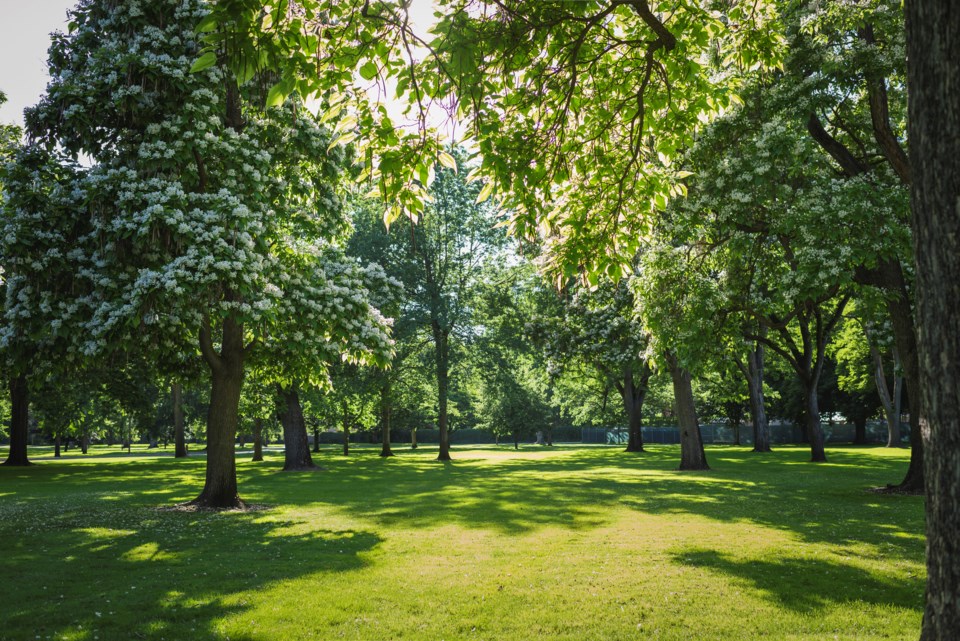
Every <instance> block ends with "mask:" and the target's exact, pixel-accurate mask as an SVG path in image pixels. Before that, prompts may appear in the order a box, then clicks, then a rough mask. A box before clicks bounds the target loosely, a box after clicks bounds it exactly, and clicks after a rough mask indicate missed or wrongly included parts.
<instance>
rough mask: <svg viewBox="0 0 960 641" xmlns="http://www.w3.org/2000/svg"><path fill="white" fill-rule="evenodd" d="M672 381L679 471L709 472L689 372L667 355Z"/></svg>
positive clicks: (671, 356) (674, 358)
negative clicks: (675, 407)
mask: <svg viewBox="0 0 960 641" xmlns="http://www.w3.org/2000/svg"><path fill="white" fill-rule="evenodd" d="M665 360H666V361H667V365H668V367H669V368H670V378H671V379H672V380H673V395H674V399H675V401H676V405H677V420H678V423H679V427H680V469H681V470H709V469H710V466H709V465H707V455H706V452H704V449H703V439H702V438H701V436H700V424H699V422H698V421H697V410H696V407H695V406H694V402H693V385H692V380H691V376H690V372H688V371H687V370H685V369H683V368H682V367H681V366H680V363H679V362H678V361H677V358H676V357H675V356H674V355H673V354H671V353H668V354H667V355H666V357H665Z"/></svg>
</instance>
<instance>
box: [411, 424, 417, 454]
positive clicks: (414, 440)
mask: <svg viewBox="0 0 960 641" xmlns="http://www.w3.org/2000/svg"><path fill="white" fill-rule="evenodd" d="M410 449H411V450H415V449H417V428H415V427H414V428H412V429H411V430H410Z"/></svg>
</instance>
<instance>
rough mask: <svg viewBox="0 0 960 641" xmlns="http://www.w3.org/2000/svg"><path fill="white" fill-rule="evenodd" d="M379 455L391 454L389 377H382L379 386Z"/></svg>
mask: <svg viewBox="0 0 960 641" xmlns="http://www.w3.org/2000/svg"><path fill="white" fill-rule="evenodd" d="M380 432H381V434H380V456H382V457H384V458H386V457H388V456H393V450H392V449H391V448H390V378H389V377H384V381H383V386H382V387H381V388H380Z"/></svg>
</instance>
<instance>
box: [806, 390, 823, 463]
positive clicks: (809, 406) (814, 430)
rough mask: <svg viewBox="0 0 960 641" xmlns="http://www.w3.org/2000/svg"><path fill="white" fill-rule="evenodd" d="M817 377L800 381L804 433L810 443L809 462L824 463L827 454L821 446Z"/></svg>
mask: <svg viewBox="0 0 960 641" xmlns="http://www.w3.org/2000/svg"><path fill="white" fill-rule="evenodd" d="M819 378H820V377H819V376H816V377H814V378H813V380H810V379H802V380H801V383H802V384H803V400H804V403H805V408H806V417H805V418H806V431H807V440H808V441H809V442H810V461H811V462H813V463H826V462H827V452H826V450H825V449H824V446H823V430H822V429H821V428H820V399H819V397H818V395H817V383H818V382H819Z"/></svg>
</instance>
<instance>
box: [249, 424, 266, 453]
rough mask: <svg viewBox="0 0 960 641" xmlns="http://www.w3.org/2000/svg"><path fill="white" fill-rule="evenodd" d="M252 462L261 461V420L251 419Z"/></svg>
mask: <svg viewBox="0 0 960 641" xmlns="http://www.w3.org/2000/svg"><path fill="white" fill-rule="evenodd" d="M251 460H253V461H262V460H263V419H262V418H255V419H253V458H252V459H251Z"/></svg>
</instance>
